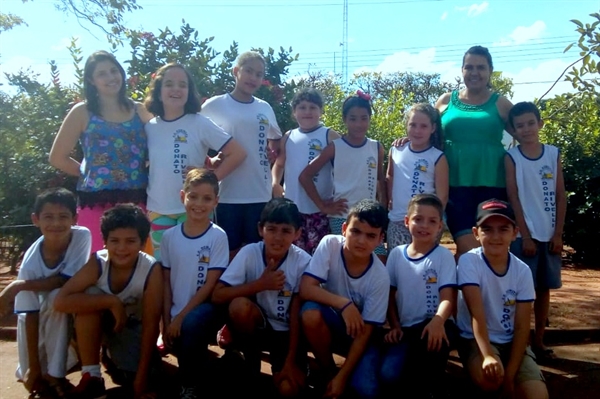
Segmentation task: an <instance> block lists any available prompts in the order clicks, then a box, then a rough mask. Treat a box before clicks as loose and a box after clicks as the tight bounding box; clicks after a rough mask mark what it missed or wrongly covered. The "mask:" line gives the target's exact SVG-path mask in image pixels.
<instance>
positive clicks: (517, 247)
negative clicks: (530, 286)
mask: <svg viewBox="0 0 600 399" xmlns="http://www.w3.org/2000/svg"><path fill="white" fill-rule="evenodd" d="M534 242H535V243H536V247H537V250H536V251H535V255H533V256H523V239H522V238H521V237H519V238H517V239H516V240H515V241H514V242H513V243H512V244H511V245H510V252H512V253H513V254H514V255H515V256H516V257H517V258H519V259H521V260H522V261H523V262H525V263H526V264H527V266H529V268H530V269H531V274H533V283H534V285H535V288H536V289H556V288H560V287H561V286H562V281H561V279H560V270H561V268H562V259H561V257H560V255H558V254H553V253H551V252H550V243H549V242H540V241H537V240H534Z"/></svg>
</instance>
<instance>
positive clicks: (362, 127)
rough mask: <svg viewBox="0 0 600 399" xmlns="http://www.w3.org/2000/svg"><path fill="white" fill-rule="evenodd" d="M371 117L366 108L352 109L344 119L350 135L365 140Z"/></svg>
mask: <svg viewBox="0 0 600 399" xmlns="http://www.w3.org/2000/svg"><path fill="white" fill-rule="evenodd" d="M370 123H371V115H369V111H368V110H367V109H366V108H364V107H352V108H350V109H349V110H348V113H347V114H346V116H345V117H344V124H345V125H346V129H347V130H348V135H349V136H351V137H353V138H357V139H360V138H364V137H365V136H366V135H367V130H369V124H370Z"/></svg>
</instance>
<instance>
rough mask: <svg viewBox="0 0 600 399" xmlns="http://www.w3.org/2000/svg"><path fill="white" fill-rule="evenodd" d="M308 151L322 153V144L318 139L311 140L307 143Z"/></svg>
mask: <svg viewBox="0 0 600 399" xmlns="http://www.w3.org/2000/svg"><path fill="white" fill-rule="evenodd" d="M308 149H309V150H310V151H311V152H312V151H319V152H320V151H322V150H323V143H321V140H319V139H312V140H310V141H309V142H308Z"/></svg>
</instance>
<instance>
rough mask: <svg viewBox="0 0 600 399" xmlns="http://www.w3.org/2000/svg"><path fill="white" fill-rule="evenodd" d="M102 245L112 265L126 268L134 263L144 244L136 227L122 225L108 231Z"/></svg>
mask: <svg viewBox="0 0 600 399" xmlns="http://www.w3.org/2000/svg"><path fill="white" fill-rule="evenodd" d="M104 247H105V248H106V249H107V250H108V257H109V259H110V263H111V265H112V266H115V267H123V268H127V267H133V266H134V265H135V263H136V262H137V259H138V255H139V253H140V251H141V250H142V249H143V248H144V244H143V242H142V239H141V238H140V235H139V232H138V231H137V229H135V228H133V227H122V228H117V229H114V230H112V231H109V232H108V237H106V242H105V243H104Z"/></svg>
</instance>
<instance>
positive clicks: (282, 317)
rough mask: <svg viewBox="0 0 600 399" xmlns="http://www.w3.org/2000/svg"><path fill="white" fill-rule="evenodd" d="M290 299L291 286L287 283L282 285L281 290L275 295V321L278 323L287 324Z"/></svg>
mask: <svg viewBox="0 0 600 399" xmlns="http://www.w3.org/2000/svg"><path fill="white" fill-rule="evenodd" d="M291 299H292V286H291V285H290V283H288V282H287V281H286V282H285V284H284V285H283V289H282V290H281V291H279V293H278V294H277V319H278V320H279V321H282V322H285V323H289V322H290V314H289V312H288V309H289V307H290V301H291Z"/></svg>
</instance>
